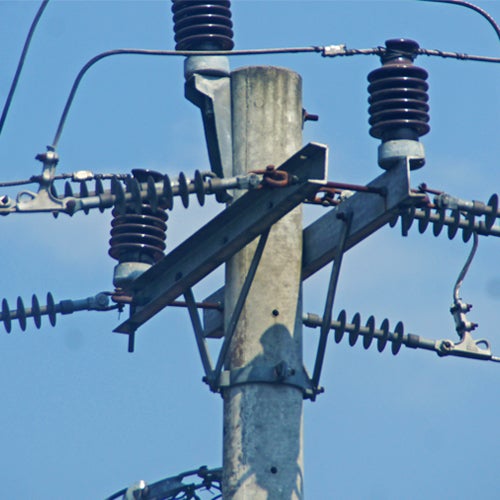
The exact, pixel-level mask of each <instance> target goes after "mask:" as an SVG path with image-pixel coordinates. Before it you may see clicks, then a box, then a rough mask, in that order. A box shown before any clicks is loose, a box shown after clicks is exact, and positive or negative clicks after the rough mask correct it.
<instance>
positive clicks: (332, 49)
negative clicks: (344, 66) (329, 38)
mask: <svg viewBox="0 0 500 500" xmlns="http://www.w3.org/2000/svg"><path fill="white" fill-rule="evenodd" d="M322 49H323V50H322V51H321V55H322V56H323V57H335V56H338V55H340V54H344V53H345V51H346V45H345V43H341V44H339V45H325V46H324V47H322Z"/></svg>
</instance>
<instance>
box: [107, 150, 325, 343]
mask: <svg viewBox="0 0 500 500" xmlns="http://www.w3.org/2000/svg"><path fill="white" fill-rule="evenodd" d="M326 162H327V147H326V146H324V145H321V144H315V143H310V144H308V145H307V146H305V147H304V148H302V149H301V150H300V151H298V152H297V153H295V154H294V155H293V156H292V157H291V158H289V159H288V160H287V161H285V163H284V164H283V165H281V167H280V169H281V170H284V171H286V172H288V174H289V175H290V177H292V178H293V179H295V180H294V183H292V184H291V185H289V186H287V187H282V188H263V189H257V190H254V191H251V192H248V193H246V194H245V195H243V196H242V197H241V198H239V199H238V200H237V201H235V202H234V203H233V204H232V205H230V206H229V207H228V208H226V209H225V210H224V211H223V212H221V213H220V214H219V215H217V216H216V217H215V218H214V219H212V220H211V221H210V222H208V223H207V224H206V225H205V226H203V227H202V228H201V229H199V230H198V231H197V232H196V233H195V234H193V235H192V236H191V237H190V238H188V239H187V240H186V241H184V242H183V243H181V244H180V245H179V246H178V247H177V248H175V249H174V250H172V251H171V252H170V253H169V254H168V255H166V256H165V257H164V258H163V259H162V260H160V261H159V262H158V263H156V264H155V265H154V266H152V267H151V268H150V269H148V270H147V271H146V272H145V273H143V274H142V275H141V276H139V277H138V278H137V279H136V280H134V281H132V283H131V284H130V285H129V286H128V287H127V288H126V289H124V293H125V294H126V295H129V296H131V297H132V304H133V306H132V308H131V315H130V317H129V319H128V320H127V321H125V322H123V323H122V324H120V325H119V326H118V327H117V328H116V329H115V330H114V331H115V332H119V333H126V334H128V335H133V333H134V332H135V330H136V329H137V328H138V327H140V326H141V325H143V324H144V323H145V322H146V321H147V320H148V319H150V318H151V317H153V316H154V315H155V314H156V313H158V312H159V311H161V310H162V309H163V308H164V307H166V306H168V305H169V304H170V303H171V302H172V301H173V300H175V299H176V298H177V297H178V296H180V295H182V294H184V293H185V292H186V290H188V289H189V288H191V287H192V286H194V285H195V284H196V283H198V282H199V281H200V280H201V279H203V278H204V277H205V276H207V275H208V274H209V273H211V272H212V271H213V270H214V269H216V268H217V267H218V266H219V265H220V264H222V263H223V262H225V261H226V260H227V259H229V258H230V257H232V256H233V255H234V254H235V253H236V252H238V251H239V250H241V249H242V248H243V247H244V246H245V245H247V244H248V243H250V242H251V241H252V240H253V239H254V238H256V237H257V236H258V235H260V234H262V233H263V232H264V231H266V230H267V229H268V228H270V227H271V226H272V225H273V224H274V223H275V222H277V221H278V220H279V219H280V218H281V217H283V216H284V215H285V214H287V213H288V212H290V211H291V210H292V209H293V208H294V207H296V206H297V205H299V204H300V203H301V202H302V201H303V200H304V199H306V198H308V197H310V196H312V195H313V194H314V193H315V192H316V191H317V189H318V187H319V186H320V185H321V184H322V183H323V182H324V179H325V176H326Z"/></svg>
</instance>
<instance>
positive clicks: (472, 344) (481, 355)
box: [435, 332, 500, 361]
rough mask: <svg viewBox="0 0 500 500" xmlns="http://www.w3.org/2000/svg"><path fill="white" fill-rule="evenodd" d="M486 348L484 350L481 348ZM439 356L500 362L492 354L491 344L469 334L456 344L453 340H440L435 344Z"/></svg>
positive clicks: (466, 333)
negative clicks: (475, 338)
mask: <svg viewBox="0 0 500 500" xmlns="http://www.w3.org/2000/svg"><path fill="white" fill-rule="evenodd" d="M481 345H483V346H484V348H482V347H481ZM435 348H436V352H437V353H438V355H439V356H450V355H451V356H459V357H461V358H472V359H484V360H491V361H500V358H497V357H495V356H493V355H492V354H491V348H490V343H489V342H488V341H487V340H485V339H480V340H474V339H473V338H472V335H471V334H470V333H469V332H465V333H464V334H463V335H462V339H461V340H460V342H458V343H457V344H455V343H454V342H452V341H451V340H438V341H436V344H435Z"/></svg>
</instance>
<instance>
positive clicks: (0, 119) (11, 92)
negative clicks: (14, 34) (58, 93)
mask: <svg viewBox="0 0 500 500" xmlns="http://www.w3.org/2000/svg"><path fill="white" fill-rule="evenodd" d="M48 3H49V0H43V2H42V3H41V5H40V7H39V8H38V11H37V13H36V15H35V18H34V19H33V22H32V23H31V26H30V29H29V31H28V35H27V36H26V40H25V42H24V47H23V51H22V53H21V57H20V59H19V62H18V64H17V69H16V73H15V74H14V79H13V80H12V84H11V86H10V90H9V94H8V96H7V99H6V101H5V104H4V107H3V111H2V116H1V117H0V134H1V133H2V130H3V126H4V123H5V120H6V118H7V114H8V112H9V108H10V105H11V103H12V98H13V97H14V93H15V91H16V87H17V83H18V81H19V77H20V76H21V71H22V69H23V66H24V61H25V59H26V55H27V54H28V49H29V46H30V43H31V39H32V38H33V34H34V33H35V29H36V26H37V24H38V21H39V20H40V18H41V17H42V14H43V11H44V10H45V8H46V7H47V5H48Z"/></svg>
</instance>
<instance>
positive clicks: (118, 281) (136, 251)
mask: <svg viewBox="0 0 500 500" xmlns="http://www.w3.org/2000/svg"><path fill="white" fill-rule="evenodd" d="M132 174H133V176H134V177H133V179H131V180H130V182H129V183H128V185H127V192H130V193H132V200H133V201H132V202H129V203H124V199H125V196H124V193H123V192H122V195H123V196H121V199H120V200H119V203H117V204H115V208H114V209H113V212H112V215H113V220H112V222H111V226H112V229H111V239H110V240H109V244H110V249H109V255H110V256H111V257H112V258H113V259H116V260H118V265H117V266H116V267H115V273H114V279H113V283H114V285H115V286H116V287H117V288H120V287H122V286H123V284H124V283H125V282H128V281H130V280H132V279H135V278H136V277H137V276H139V275H140V274H142V273H143V272H144V271H145V270H146V269H148V268H149V267H151V266H152V265H153V264H154V263H156V262H158V261H159V260H160V259H161V258H162V257H163V252H164V250H165V248H166V244H165V240H166V229H167V225H166V221H167V219H168V215H167V213H166V211H165V210H164V208H162V207H160V206H159V205H158V204H155V205H154V206H153V205H152V204H150V203H149V202H147V201H146V202H142V201H141V194H140V183H143V182H147V183H148V185H151V184H153V185H154V182H155V181H159V180H160V179H162V178H163V176H162V175H161V174H159V173H158V172H151V171H148V170H139V169H136V170H133V171H132ZM115 195H116V184H115ZM117 198H118V196H117Z"/></svg>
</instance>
